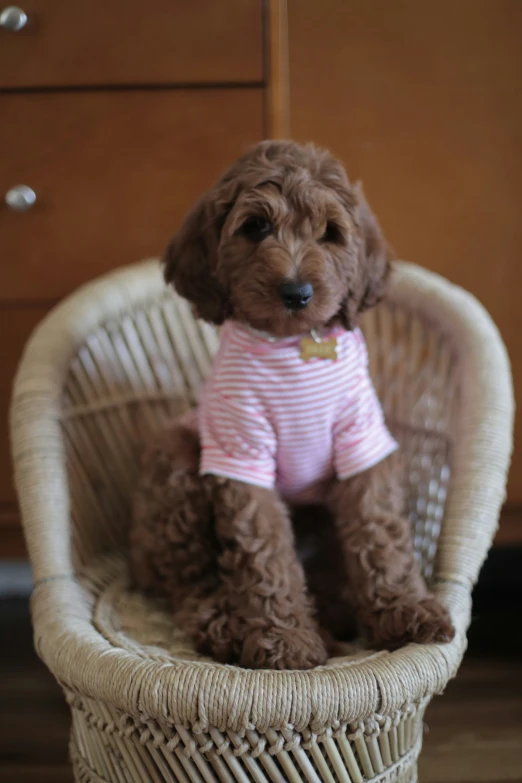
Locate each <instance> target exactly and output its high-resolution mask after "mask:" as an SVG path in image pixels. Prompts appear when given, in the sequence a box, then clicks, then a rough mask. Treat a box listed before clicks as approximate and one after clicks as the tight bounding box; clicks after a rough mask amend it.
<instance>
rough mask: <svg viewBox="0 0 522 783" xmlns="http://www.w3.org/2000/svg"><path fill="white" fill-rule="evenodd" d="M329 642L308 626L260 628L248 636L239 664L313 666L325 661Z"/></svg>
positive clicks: (288, 666) (260, 667) (287, 667)
mask: <svg viewBox="0 0 522 783" xmlns="http://www.w3.org/2000/svg"><path fill="white" fill-rule="evenodd" d="M327 658H328V654H327V651H326V646H325V644H324V642H323V640H322V639H321V637H320V636H319V634H318V633H316V632H315V631H313V630H311V629H308V628H277V627H271V628H257V629H256V630H255V631H251V632H250V633H249V634H248V635H247V636H246V638H245V641H244V643H243V650H242V653H241V658H240V661H239V663H240V666H244V667H245V668H246V669H312V668H313V667H314V666H321V665H322V664H325V663H326V661H327Z"/></svg>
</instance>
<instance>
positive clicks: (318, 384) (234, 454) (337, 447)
mask: <svg viewBox="0 0 522 783" xmlns="http://www.w3.org/2000/svg"><path fill="white" fill-rule="evenodd" d="M333 336H335V337H336V339H337V357H338V358H337V360H336V361H334V360H332V359H322V358H313V359H310V360H308V361H304V360H303V359H302V358H301V353H300V340H301V338H299V337H296V338H288V339H282V340H277V341H270V340H269V339H268V338H266V337H264V336H262V335H259V334H257V333H253V332H252V331H250V330H249V329H247V328H246V327H244V326H242V325H240V324H238V323H236V322H234V321H227V323H226V324H225V326H224V327H223V330H222V337H221V343H220V347H219V350H218V353H217V356H216V359H215V362H214V367H213V371H212V374H211V376H210V378H209V380H208V381H207V383H206V386H205V389H204V392H203V395H202V400H201V405H200V409H199V429H200V436H201V444H202V458H201V466H200V472H201V474H207V473H211V474H214V475H219V476H227V477H229V478H234V479H238V480H240V481H245V482H248V483H250V484H256V485H258V486H261V487H268V488H273V487H276V488H277V489H278V490H279V491H280V492H281V494H282V495H283V496H284V497H285V498H287V499H289V500H292V501H294V502H313V501H320V500H321V499H322V497H323V495H324V492H325V490H326V487H327V485H328V483H329V482H330V481H331V480H332V479H333V478H334V476H337V477H338V478H339V479H344V478H348V477H349V476H353V475H355V474H357V473H361V472H362V471H364V470H367V469H368V468H370V467H372V465H375V464H377V463H378V462H380V461H381V460H382V459H384V457H386V456H387V455H388V454H390V453H391V452H392V451H394V449H396V448H397V444H396V443H395V441H394V440H393V438H392V437H391V435H390V433H389V432H388V430H387V428H386V425H385V423H384V419H383V414H382V410H381V407H380V404H379V401H378V399H377V396H376V394H375V390H374V388H373V385H372V382H371V380H370V376H369V373H368V355H367V352H366V345H365V342H364V338H363V336H362V334H361V332H360V331H359V330H356V331H353V332H348V331H346V330H344V329H342V328H338V329H335V330H334V331H332V332H331V333H330V334H329V335H328V337H333Z"/></svg>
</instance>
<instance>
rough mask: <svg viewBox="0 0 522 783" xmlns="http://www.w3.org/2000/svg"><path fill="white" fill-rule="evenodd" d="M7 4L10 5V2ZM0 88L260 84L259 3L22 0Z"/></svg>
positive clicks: (5, 42) (1, 48)
mask: <svg viewBox="0 0 522 783" xmlns="http://www.w3.org/2000/svg"><path fill="white" fill-rule="evenodd" d="M6 5H7V3H6ZM22 7H23V9H24V10H25V12H26V13H27V15H28V17H29V20H28V23H27V25H26V27H24V28H23V29H22V30H20V31H19V32H16V33H13V32H8V31H5V30H0V87H30V88H34V87H42V86H45V87H56V86H64V85H68V86H82V85H107V84H109V85H110V84H114V85H116V84H118V85H121V84H130V85H133V84H189V83H212V84H216V83H223V82H233V83H238V82H261V81H263V79H264V68H263V52H262V3H261V0H219V2H215V0H197V2H173V1H172V0H104V2H103V3H101V4H99V3H98V4H95V5H94V4H93V3H92V2H91V0H74V2H63V0H24V2H23V3H22Z"/></svg>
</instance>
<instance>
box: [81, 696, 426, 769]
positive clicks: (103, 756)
mask: <svg viewBox="0 0 522 783" xmlns="http://www.w3.org/2000/svg"><path fill="white" fill-rule="evenodd" d="M68 701H69V704H70V706H71V711H72V720H73V724H72V731H71V744H70V752H71V760H72V763H73V769H74V776H75V780H76V781H78V783H149V781H151V782H154V783H164V782H166V781H179V783H203V781H205V783H218V782H221V783H234V782H235V781H238V782H239V783H251V781H256V783H286V782H287V781H289V782H290V783H303V782H305V781H306V782H307V783H321V782H322V781H324V783H416V781H417V759H418V755H419V752H420V749H421V745H422V732H423V716H424V711H425V708H426V702H424V703H423V704H422V705H419V706H417V707H413V706H412V707H410V708H409V709H407V710H406V711H404V712H401V713H399V712H397V713H395V714H394V715H393V716H387V717H383V716H374V717H373V718H371V719H368V720H367V721H364V722H363V721H360V722H359V724H357V725H352V726H339V727H337V728H332V729H327V730H326V731H324V732H323V733H322V734H321V735H315V734H313V733H312V732H311V731H310V730H306V729H305V730H304V731H302V732H296V731H291V730H289V729H288V730H287V729H282V730H280V731H276V730H275V729H268V730H267V731H266V732H265V733H264V734H261V733H258V732H256V731H254V730H247V731H246V732H245V735H244V736H243V737H240V736H239V735H238V734H236V733H234V732H232V731H225V732H223V731H220V730H219V729H217V728H214V727H206V730H205V731H203V730H201V729H200V727H198V726H197V725H196V726H194V727H192V728H186V727H183V726H177V725H169V724H168V723H165V724H160V722H158V721H157V720H154V719H146V718H140V719H138V718H133V717H132V716H130V715H127V714H125V713H123V712H120V711H118V710H116V709H115V708H114V707H111V706H110V705H108V704H102V703H101V702H98V701H94V700H93V699H90V698H86V697H79V696H77V695H73V694H68Z"/></svg>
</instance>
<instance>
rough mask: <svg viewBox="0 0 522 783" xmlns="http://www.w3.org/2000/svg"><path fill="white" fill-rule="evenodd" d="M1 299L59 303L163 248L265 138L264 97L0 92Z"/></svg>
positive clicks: (259, 93) (245, 93) (250, 92)
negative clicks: (233, 165) (17, 193)
mask: <svg viewBox="0 0 522 783" xmlns="http://www.w3.org/2000/svg"><path fill="white" fill-rule="evenodd" d="M0 115H1V116H2V118H3V122H2V125H1V127H0V148H1V149H3V150H9V155H8V156H7V157H5V158H4V160H3V163H2V166H1V167H0V193H1V194H5V193H6V192H7V191H9V189H11V188H13V186H15V185H19V184H25V185H27V186H30V187H31V188H32V189H33V190H34V192H35V194H36V203H35V204H34V206H32V208H31V209H29V210H28V211H25V212H18V211H14V210H11V209H9V208H8V207H7V206H6V205H5V204H4V203H3V196H2V204H1V205H0V234H1V236H2V254H1V261H0V300H3V301H6V300H11V301H13V300H18V301H19V300H24V301H25V300H28V299H31V300H34V299H39V300H54V299H57V298H59V297H61V296H63V295H64V294H67V293H68V292H69V291H71V290H72V289H73V288H75V287H76V286H77V285H78V284H79V283H81V282H83V281H85V280H88V279H90V278H92V277H94V276H95V275H98V274H100V273H102V272H105V271H107V270H108V269H109V268H111V267H114V266H119V265H120V264H126V263H129V262H130V261H134V260H138V259H140V258H143V257H145V256H149V255H153V254H157V253H159V252H161V251H162V250H163V248H164V246H165V243H166V242H167V240H168V239H169V238H170V236H171V235H172V234H173V232H174V231H175V230H176V228H177V226H178V224H179V223H180V221H181V219H182V217H183V215H184V214H185V213H186V211H187V209H188V208H189V207H190V205H191V204H192V203H193V201H194V200H195V199H196V198H197V197H198V196H199V195H200V194H201V192H203V191H204V190H205V189H206V188H207V187H208V186H210V185H211V184H212V183H213V181H214V180H215V179H216V177H217V176H218V175H219V174H220V173H221V171H222V170H223V168H224V167H225V166H226V165H227V164H229V163H230V162H232V161H233V160H234V159H235V158H236V157H237V156H238V155H239V154H240V153H241V152H242V151H244V150H245V149H246V148H247V147H248V146H250V145H251V144H254V143H255V142H257V141H258V140H259V139H260V138H261V137H262V131H263V90H261V89H254V88H251V89H237V90H236V89H224V90H220V89H212V90H191V91H185V90H172V91H169V92H163V91H159V92H156V91H152V92H151V91H134V92H126V91H124V92H117V93H112V92H108V93H105V92H94V93H75V94H55V95H52V94H39V95H23V94H21V95H16V94H12V95H3V96H0Z"/></svg>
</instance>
